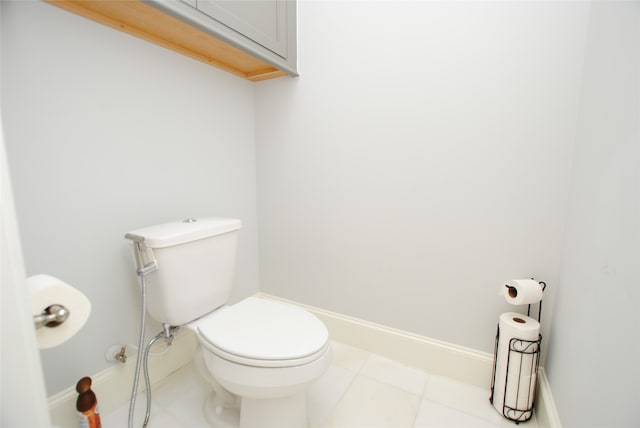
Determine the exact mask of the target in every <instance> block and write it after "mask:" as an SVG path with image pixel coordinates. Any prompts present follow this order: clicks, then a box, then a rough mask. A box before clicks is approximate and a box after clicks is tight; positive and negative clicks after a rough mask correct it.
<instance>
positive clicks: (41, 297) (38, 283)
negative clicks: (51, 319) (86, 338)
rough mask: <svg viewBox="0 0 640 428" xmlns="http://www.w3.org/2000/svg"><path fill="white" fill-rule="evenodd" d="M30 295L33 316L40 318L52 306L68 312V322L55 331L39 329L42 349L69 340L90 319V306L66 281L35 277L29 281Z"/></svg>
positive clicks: (48, 328)
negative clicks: (59, 306)
mask: <svg viewBox="0 0 640 428" xmlns="http://www.w3.org/2000/svg"><path fill="white" fill-rule="evenodd" d="M27 286H28V287H29V292H30V294H31V313H32V315H39V314H41V313H42V312H43V311H44V310H46V309H47V308H48V307H49V306H51V305H62V306H64V307H65V308H66V309H67V310H68V311H69V318H67V320H66V321H64V322H63V323H62V324H59V325H57V326H56V327H47V326H44V327H40V328H38V329H36V339H37V340H38V346H39V347H40V348H41V349H46V348H52V347H54V346H58V345H60V344H61V343H63V342H66V341H67V340H69V339H70V338H71V337H72V336H73V335H75V334H76V333H77V332H78V331H79V330H80V329H81V328H82V326H83V325H84V324H85V323H86V322H87V319H89V314H90V313H91V302H89V299H87V297H86V296H85V295H84V294H82V292H80V291H78V290H76V289H75V288H73V287H71V286H70V285H68V284H65V283H64V282H63V281H61V280H59V279H58V278H55V277H53V276H49V275H35V276H31V277H29V278H27Z"/></svg>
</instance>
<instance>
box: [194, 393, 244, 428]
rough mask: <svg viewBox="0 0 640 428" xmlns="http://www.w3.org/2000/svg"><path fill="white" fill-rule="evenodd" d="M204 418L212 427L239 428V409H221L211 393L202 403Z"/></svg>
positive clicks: (217, 400)
mask: <svg viewBox="0 0 640 428" xmlns="http://www.w3.org/2000/svg"><path fill="white" fill-rule="evenodd" d="M203 411H204V418H205V420H206V421H207V422H208V423H209V425H211V426H212V427H216V428H238V427H239V426H240V409H239V408H237V407H223V406H221V405H220V400H219V399H218V398H217V397H216V392H215V391H212V392H211V393H210V394H209V396H208V397H207V399H206V400H205V401H204V410H203Z"/></svg>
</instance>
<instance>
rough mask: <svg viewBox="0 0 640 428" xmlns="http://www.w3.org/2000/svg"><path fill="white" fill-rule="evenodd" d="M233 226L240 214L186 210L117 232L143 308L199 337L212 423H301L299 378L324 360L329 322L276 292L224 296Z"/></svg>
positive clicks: (247, 427)
mask: <svg viewBox="0 0 640 428" xmlns="http://www.w3.org/2000/svg"><path fill="white" fill-rule="evenodd" d="M241 227H242V223H241V222H240V220H238V219H232V218H220V217H203V218H189V219H186V220H183V221H179V222H172V223H165V224H159V225H155V226H150V227H146V228H143V229H137V230H134V231H132V232H129V233H127V234H126V235H125V237H126V238H127V239H129V240H131V241H132V244H133V249H134V255H135V260H136V265H137V271H138V274H139V275H140V274H141V273H142V274H143V275H144V278H146V283H147V287H146V302H147V304H146V309H147V312H148V313H149V315H151V317H153V318H154V319H155V320H156V321H159V322H161V323H162V324H163V327H165V328H167V329H169V326H185V327H187V328H189V329H191V330H192V331H193V332H194V333H195V334H196V337H197V338H198V342H199V344H200V350H199V351H197V354H196V358H195V360H196V361H195V362H196V366H197V367H198V368H199V372H200V373H201V374H202V376H203V377H204V378H205V379H208V380H209V381H210V383H211V384H212V387H213V390H214V394H213V395H212V399H211V400H209V401H208V402H207V404H206V405H205V415H206V416H207V419H208V420H210V421H213V422H214V423H212V425H214V426H225V427H227V426H234V427H235V426H240V427H242V428H269V427H274V428H275V427H277V428H304V427H306V426H307V425H308V422H307V411H306V396H305V392H306V388H307V387H308V386H309V384H310V383H311V382H313V381H314V380H315V379H317V378H319V377H320V376H321V375H322V374H323V373H324V372H325V371H326V370H327V369H328V367H329V364H330V361H331V347H330V344H329V335H328V332H327V328H326V327H325V325H324V324H323V323H322V322H321V321H320V320H319V319H318V318H316V317H315V316H313V315H312V314H311V313H309V312H307V311H305V310H304V309H302V308H299V307H297V306H293V305H290V304H287V303H283V302H278V301H274V300H269V299H262V298H258V297H249V298H247V299H245V300H243V301H241V302H239V303H236V304H234V305H231V306H228V305H227V303H228V298H229V296H230V293H231V290H232V288H233V283H234V272H235V263H236V249H237V245H238V234H239V232H240V229H241ZM149 267H153V268H154V269H149ZM145 272H146V273H145ZM238 408H239V411H238ZM229 415H231V416H229ZM227 416H229V417H227Z"/></svg>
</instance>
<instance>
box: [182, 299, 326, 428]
mask: <svg viewBox="0 0 640 428" xmlns="http://www.w3.org/2000/svg"><path fill="white" fill-rule="evenodd" d="M187 327H188V328H189V329H191V330H192V331H194V332H195V333H196V336H197V338H198V341H199V344H200V352H201V353H202V356H203V358H204V363H205V365H206V368H207V370H208V372H209V374H210V375H211V377H212V379H209V380H210V381H212V383H213V384H214V385H216V386H217V388H214V389H217V391H218V392H217V393H218V394H221V393H223V394H227V393H231V394H232V395H233V396H236V397H238V398H239V400H240V413H239V421H238V426H239V427H241V428H248V427H252V428H254V427H255V428H257V427H265V428H266V427H274V428H275V427H278V428H285V427H291V428H294V427H296V428H297V427H300V428H302V427H307V426H308V421H307V410H306V397H305V394H306V390H307V388H308V386H309V385H310V384H311V383H312V382H313V381H314V380H316V379H318V378H319V377H320V376H322V375H323V374H324V373H325V372H326V370H327V369H328V367H329V365H330V362H331V347H330V343H329V336H328V332H327V329H326V327H325V326H324V324H323V323H322V322H321V321H320V320H318V319H317V318H316V317H315V316H313V315H312V314H310V313H309V312H307V311H305V310H303V309H301V308H298V307H295V306H292V305H289V304H286V303H282V302H277V301H272V300H268V299H262V298H257V297H249V298H247V299H245V300H243V301H241V302H239V303H237V304H235V305H233V306H223V307H221V308H219V309H217V310H216V311H214V312H212V313H210V314H208V315H206V316H204V317H202V318H199V319H198V320H196V321H194V322H191V323H189V324H188V325H187ZM219 386H222V387H223V388H224V390H226V391H220V388H219ZM227 391H228V392H227ZM229 402H230V400H229V399H228V398H226V399H224V400H215V397H214V399H212V400H210V401H209V402H208V404H207V406H209V408H207V409H206V410H205V414H206V415H207V418H208V419H213V421H212V420H210V423H211V422H214V423H218V424H219V423H220V421H221V420H224V421H227V422H226V424H227V425H234V422H229V421H231V420H233V417H229V416H225V415H222V414H221V412H237V409H233V406H228V403H229ZM231 402H233V401H231ZM221 403H227V406H225V405H224V404H223V405H221ZM212 407H216V408H212Z"/></svg>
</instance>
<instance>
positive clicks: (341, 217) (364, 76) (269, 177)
mask: <svg viewBox="0 0 640 428" xmlns="http://www.w3.org/2000/svg"><path fill="white" fill-rule="evenodd" d="M588 10H589V5H588V3H569V2H491V3H488V2H470V3H462V2H406V3H405V2H307V1H303V2H301V3H300V4H299V50H300V52H299V61H300V71H301V77H300V78H299V79H296V80H276V81H272V82H265V83H264V84H262V85H260V86H258V87H256V94H257V95H256V138H257V141H256V150H257V166H258V211H259V226H260V227H259V228H260V267H261V287H262V290H263V291H265V292H268V293H273V294H276V295H279V296H283V297H287V298H290V299H293V300H298V301H302V302H305V303H308V304H311V305H315V306H319V307H322V308H327V309H330V310H334V311H337V312H340V313H345V314H349V315H352V316H355V317H359V318H364V319H366V320H369V321H373V322H378V323H381V324H384V325H389V326H392V327H396V328H400V329H404V330H408V331H411V332H415V333H419V334H423V335H426V336H429V337H432V338H437V339H441V340H445V341H448V342H453V343H456V344H460V345H465V346H468V347H471V348H475V349H479V350H484V351H487V352H491V351H493V340H494V339H493V338H494V336H495V328H496V327H495V325H496V322H497V319H498V316H499V314H500V313H502V312H505V311H507V310H511V309H512V308H511V307H509V305H507V304H506V303H505V302H504V300H502V299H501V298H499V297H498V295H497V293H498V289H499V287H500V286H501V284H502V281H503V280H505V279H510V278H526V277H535V278H537V279H540V280H544V281H546V282H547V283H548V284H549V287H551V288H554V287H558V286H559V285H558V270H559V261H560V253H561V247H562V242H563V231H564V219H565V214H566V209H567V203H566V200H567V195H568V192H569V183H570V176H571V168H572V154H573V142H574V133H575V118H576V114H577V107H578V102H579V89H580V78H581V69H582V60H583V52H584V44H585V37H586V25H587V18H588ZM551 307H552V299H550V296H549V299H547V300H545V311H546V312H545V311H543V325H545V329H546V328H548V325H549V323H550V320H551V310H550V309H551ZM546 331H547V330H545V332H546ZM545 335H546V333H545ZM488 381H489V380H487V382H488Z"/></svg>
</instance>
